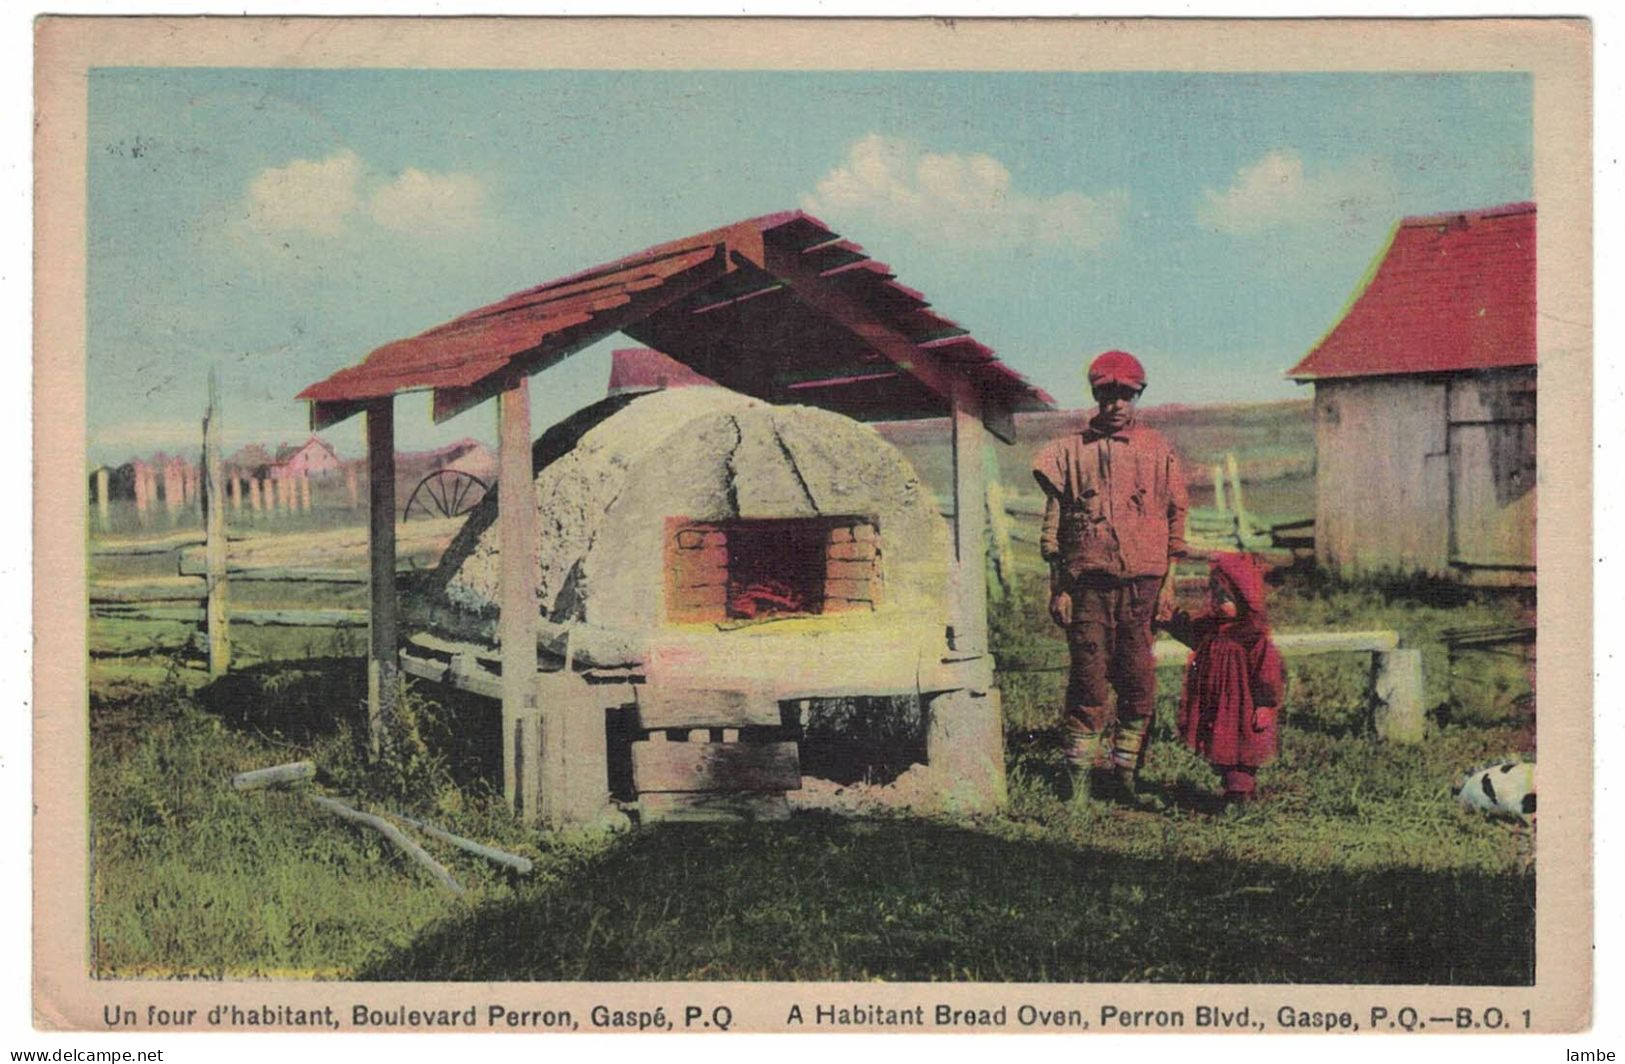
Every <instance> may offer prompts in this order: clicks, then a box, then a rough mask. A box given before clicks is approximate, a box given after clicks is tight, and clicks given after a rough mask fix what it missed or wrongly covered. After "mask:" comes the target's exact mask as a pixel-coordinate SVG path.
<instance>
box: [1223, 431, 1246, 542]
mask: <svg viewBox="0 0 1625 1064" xmlns="http://www.w3.org/2000/svg"><path fill="white" fill-rule="evenodd" d="M1224 469H1225V472H1226V473H1228V474H1229V475H1230V502H1231V508H1232V509H1234V510H1235V511H1236V537H1237V539H1236V545H1237V546H1238V547H1239V546H1241V539H1240V537H1241V534H1242V533H1243V532H1244V531H1245V530H1246V528H1247V506H1246V504H1245V503H1243V502H1242V501H1241V470H1240V469H1239V468H1237V466H1236V452H1234V451H1227V452H1226V453H1225V456H1224Z"/></svg>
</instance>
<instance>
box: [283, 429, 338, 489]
mask: <svg viewBox="0 0 1625 1064" xmlns="http://www.w3.org/2000/svg"><path fill="white" fill-rule="evenodd" d="M340 468H342V463H341V462H340V461H339V456H338V453H337V452H335V451H334V450H333V445H332V444H330V443H328V442H327V441H326V440H324V439H322V438H321V437H320V436H312V437H311V438H310V439H308V440H306V441H305V442H304V443H303V444H301V445H299V446H298V447H290V446H288V445H287V444H283V445H282V446H281V447H279V448H277V452H276V456H275V458H274V459H273V460H272V462H271V466H270V469H269V475H270V477H271V479H272V480H281V479H284V478H288V479H294V480H297V479H298V478H300V477H323V476H329V475H331V474H333V473H337V472H338V471H339V470H340Z"/></svg>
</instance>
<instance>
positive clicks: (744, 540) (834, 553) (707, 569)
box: [666, 517, 880, 623]
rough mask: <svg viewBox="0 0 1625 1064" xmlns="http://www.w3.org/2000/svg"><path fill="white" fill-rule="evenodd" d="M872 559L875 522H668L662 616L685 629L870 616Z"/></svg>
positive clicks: (874, 583)
mask: <svg viewBox="0 0 1625 1064" xmlns="http://www.w3.org/2000/svg"><path fill="white" fill-rule="evenodd" d="M879 559H880V544H879V537H878V536H877V535H876V531H875V526H874V522H873V521H872V520H871V519H869V518H864V517H810V518H804V517H790V518H751V519H744V520H735V521H707V522H696V521H688V520H686V519H682V518H673V519H671V520H670V521H669V522H668V535H667V539H666V573H667V615H668V617H669V619H671V620H673V621H677V622H680V623H685V622H687V623H692V622H707V621H709V622H723V621H753V620H763V619H769V618H774V617H806V616H813V615H817V614H821V613H830V612H835V611H840V610H850V609H873V608H874V604H875V602H876V600H877V599H878V596H879V589H880V580H879Z"/></svg>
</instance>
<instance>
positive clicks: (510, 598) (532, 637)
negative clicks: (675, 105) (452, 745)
mask: <svg viewBox="0 0 1625 1064" xmlns="http://www.w3.org/2000/svg"><path fill="white" fill-rule="evenodd" d="M497 439H498V448H499V453H498V457H497V462H498V465H497V535H498V542H499V543H500V545H501V550H502V568H501V580H502V589H501V595H502V603H501V615H500V617H499V618H498V621H497V632H498V639H499V641H500V642H501V644H502V734H503V735H504V736H505V737H506V741H505V742H504V744H503V765H502V768H503V773H502V780H503V782H502V792H503V794H504V796H505V797H506V798H507V799H508V803H509V805H510V806H512V807H513V810H514V812H515V813H516V814H517V815H518V816H519V818H520V820H521V821H523V822H524V823H527V824H529V823H534V822H535V821H536V820H537V818H538V817H540V816H545V815H548V814H550V813H551V812H552V811H551V810H544V809H543V806H544V805H545V804H547V803H546V801H545V799H544V797H543V795H542V786H543V785H544V783H551V782H554V781H550V780H548V779H547V777H548V775H550V774H548V773H546V772H545V770H543V767H542V758H543V757H544V756H546V755H547V754H548V753H549V752H550V751H548V750H547V749H546V747H545V745H544V744H545V739H544V737H543V734H542V720H541V712H540V709H539V707H538V705H537V699H536V683H537V681H536V634H537V628H538V620H539V616H540V605H539V603H538V601H537V598H536V585H537V583H539V582H540V580H541V565H542V563H541V540H540V522H539V521H538V520H537V515H536V482H535V479H534V475H535V474H534V471H533V469H532V468H531V458H530V447H531V439H530V379H529V378H528V377H520V378H519V380H518V381H517V382H516V383H514V384H513V385H512V386H510V387H509V388H507V389H506V390H504V391H503V392H502V393H501V395H499V396H498V397H497ZM568 667H569V666H568V663H567V664H566V668H568ZM555 712H556V711H555ZM551 745H553V746H554V747H555V749H554V750H553V751H551V752H553V753H561V752H562V751H560V750H558V749H557V747H558V746H559V745H560V744H551Z"/></svg>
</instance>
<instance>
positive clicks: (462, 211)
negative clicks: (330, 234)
mask: <svg viewBox="0 0 1625 1064" xmlns="http://www.w3.org/2000/svg"><path fill="white" fill-rule="evenodd" d="M367 213H368V214H369V215H370V216H371V218H372V220H373V221H374V222H377V223H378V224H379V225H381V226H383V227H384V228H386V229H394V230H398V231H401V232H409V233H424V234H430V233H432V234H437V235H444V234H455V233H465V232H470V231H473V230H476V229H479V228H480V227H481V225H482V224H483V222H484V216H485V183H484V182H482V181H481V180H480V179H479V178H477V177H475V176H474V175H473V174H467V173H443V174H432V173H426V172H424V171H422V170H419V169H417V168H416V167H412V166H409V167H407V168H406V169H405V170H403V171H401V174H400V176H399V177H397V178H396V179H395V180H393V181H391V182H390V183H389V184H387V185H384V186H383V187H382V188H380V189H378V190H377V191H376V192H374V193H373V194H372V198H371V200H370V202H369V203H368V204H367Z"/></svg>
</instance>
